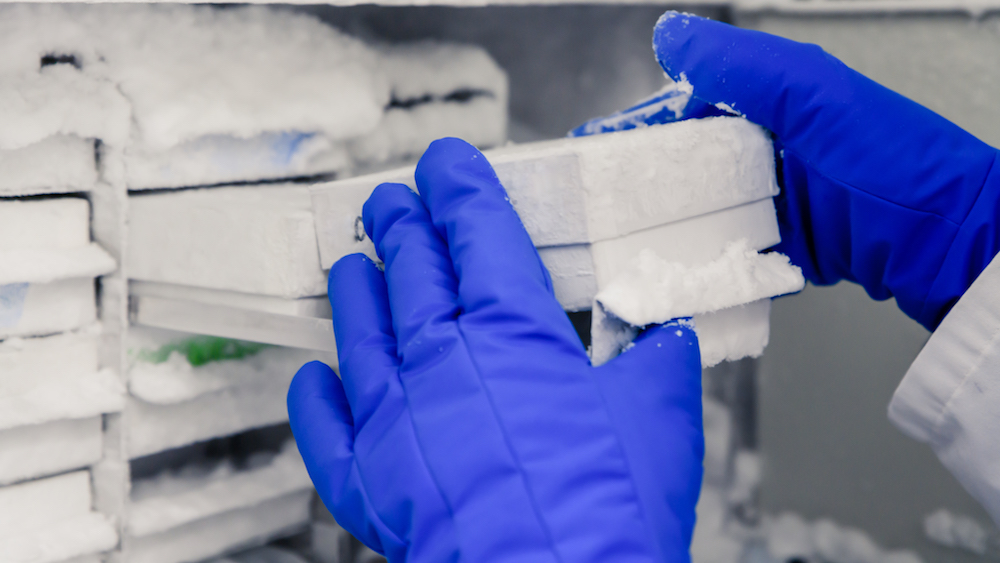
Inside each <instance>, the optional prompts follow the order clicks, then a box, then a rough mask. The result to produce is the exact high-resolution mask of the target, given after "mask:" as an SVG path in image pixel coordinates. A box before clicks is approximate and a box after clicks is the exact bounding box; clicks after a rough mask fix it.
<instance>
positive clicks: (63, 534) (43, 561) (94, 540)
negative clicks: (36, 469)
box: [0, 471, 118, 563]
mask: <svg viewBox="0 0 1000 563" xmlns="http://www.w3.org/2000/svg"><path fill="white" fill-rule="evenodd" d="M91 504H92V499H91V486H90V473H89V472H87V471H77V472H74V473H67V474H64V475H60V476H58V477H49V478H47V479H40V480H37V481H29V482H26V483H21V484H18V485H12V486H8V487H2V488H0V553H2V554H3V557H4V561H5V562H10V563H55V562H59V561H64V560H66V559H70V558H72V557H77V556H81V555H87V554H92V553H97V552H101V551H105V550H108V549H111V548H112V547H114V546H115V545H116V544H117V543H118V535H117V533H116V532H115V528H114V526H113V525H112V523H111V521H110V519H109V518H108V517H107V516H104V515H101V514H98V513H94V512H91Z"/></svg>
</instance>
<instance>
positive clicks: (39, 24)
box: [0, 5, 388, 149]
mask: <svg viewBox="0 0 1000 563" xmlns="http://www.w3.org/2000/svg"><path fill="white" fill-rule="evenodd" d="M0 38H2V40H0V46H2V48H3V50H4V53H5V57H4V61H3V63H0V75H3V74H10V75H22V74H27V73H29V72H34V73H37V72H38V70H37V69H38V66H39V59H40V57H41V56H42V55H45V54H48V53H53V52H55V53H72V54H74V55H75V56H76V57H77V61H78V63H79V64H80V66H81V70H82V72H79V71H76V69H73V68H72V67H71V66H70V65H55V66H54V67H53V68H58V67H64V68H62V69H61V73H67V72H74V73H76V74H84V75H87V76H94V77H98V78H103V79H107V80H110V82H111V83H112V84H114V85H115V86H117V89H118V90H120V91H121V92H122V94H123V95H124V96H125V97H126V98H127V99H128V101H129V102H130V104H131V108H132V119H133V120H134V123H135V130H134V131H133V143H135V142H139V143H141V144H143V145H145V146H148V147H151V148H156V149H166V148H169V147H172V146H176V145H178V144H181V143H183V142H186V141H190V140H193V139H196V138H199V137H203V136H205V135H220V134H221V135H225V134H228V135H232V136H234V137H239V138H250V137H254V136H256V135H258V134H260V133H264V132H278V131H306V132H324V133H325V134H327V135H328V136H329V137H330V138H333V139H344V138H348V137H353V136H357V135H360V134H363V133H365V132H367V131H369V130H371V129H372V128H373V127H374V126H375V124H376V123H377V122H378V119H379V117H380V116H381V109H382V107H383V106H384V105H385V103H386V102H387V101H388V95H387V89H386V86H385V84H384V81H383V80H382V79H381V77H380V76H378V75H377V74H376V73H374V72H373V71H372V69H373V68H375V61H376V58H375V57H376V56H375V54H374V53H373V52H372V51H371V50H370V49H368V48H367V47H365V46H364V45H363V44H362V43H360V42H359V41H357V40H354V39H352V38H349V37H347V36H345V35H343V34H341V33H339V32H338V31H336V30H334V29H333V28H331V27H329V26H326V25H324V24H322V23H321V22H319V21H318V20H316V19H315V18H312V17H310V16H306V15H302V14H295V13H292V12H288V11H273V10H268V9H266V8H257V7H253V8H247V9H242V8H236V9H229V10H215V9H211V8H209V7H207V6H206V7H192V6H162V5H161V6H155V5H133V6H121V5H118V6H114V5H106V6H48V5H46V6H39V5H14V6H5V7H4V9H3V12H2V13H0ZM56 91H58V90H56ZM2 105H3V104H0V106H2ZM22 135H23V134H22ZM44 136H47V135H44ZM98 137H100V136H98Z"/></svg>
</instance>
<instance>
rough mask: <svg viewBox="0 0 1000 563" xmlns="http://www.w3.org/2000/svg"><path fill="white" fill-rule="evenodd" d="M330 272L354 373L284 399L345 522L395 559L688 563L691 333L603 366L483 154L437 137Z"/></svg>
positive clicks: (329, 501)
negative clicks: (361, 242) (354, 250)
mask: <svg viewBox="0 0 1000 563" xmlns="http://www.w3.org/2000/svg"><path fill="white" fill-rule="evenodd" d="M416 183H417V187H418V189H419V190H420V195H419V196H418V195H417V194H415V193H413V192H411V191H410V190H408V189H407V188H406V187H405V186H402V185H398V184H395V185H393V184H384V185H381V186H379V187H378V188H377V189H376V190H375V192H374V193H373V194H372V196H371V197H370V198H369V200H368V202H367V203H366V204H365V206H364V215H363V217H364V225H365V231H366V232H367V233H368V235H369V236H370V237H371V239H372V241H373V242H374V243H375V247H376V249H377V251H378V254H379V256H380V257H381V259H382V260H383V261H384V263H385V273H384V274H383V272H382V271H380V270H379V268H378V267H376V265H375V264H374V263H372V261H371V260H369V259H367V258H365V257H364V256H362V255H352V256H348V257H346V258H343V259H341V260H340V261H339V262H337V263H336V264H335V265H334V267H333V268H332V269H331V270H330V286H329V290H330V298H331V304H332V306H333V324H334V330H335V333H336V336H337V351H338V353H339V356H340V370H341V376H342V377H343V381H341V380H340V379H338V378H337V376H336V374H334V372H333V370H331V369H330V368H329V367H327V366H325V365H323V364H321V363H318V362H314V363H310V364H307V365H306V366H304V367H303V368H302V369H301V370H300V371H299V373H298V374H297V375H296V376H295V379H294V380H293V381H292V384H291V389H290V390H289V392H288V411H289V414H290V417H291V423H292V430H293V431H294V433H295V438H296V440H297V442H298V447H299V451H300V452H301V453H302V458H303V459H304V460H305V463H306V467H307V468H308V470H309V474H310V476H311V477H312V479H313V482H314V483H315V485H316V488H317V490H318V491H319V494H320V497H321V498H322V499H323V502H324V503H326V506H327V507H328V508H329V509H330V511H331V512H332V513H333V515H334V517H336V519H337V521H338V522H339V523H340V524H341V525H342V526H344V527H345V528H346V529H347V530H348V531H350V532H351V533H352V534H354V535H355V536H357V537H358V538H359V539H361V540H362V541H363V542H364V543H366V544H367V545H369V546H371V547H372V548H374V549H376V550H377V551H379V552H381V553H384V554H385V555H386V556H388V558H389V560H390V561H417V562H420V561H428V562H435V563H436V562H441V561H474V562H477V563H481V562H489V561H517V562H526V561H532V562H534V561H545V562H557V561H560V562H573V563H584V562H590V561H593V562H607V561H615V562H616V563H622V562H639V561H642V562H649V561H670V562H677V561H687V560H689V559H690V557H689V555H688V548H689V544H690V541H691V535H692V529H693V526H694V519H695V513H694V507H695V503H696V501H697V499H698V494H699V489H700V483H701V473H702V467H701V461H702V456H703V450H704V444H703V436H702V419H701V365H700V361H699V354H698V345H697V340H696V337H695V335H694V333H693V331H692V330H691V329H690V328H688V326H686V325H685V324H683V323H672V324H669V325H664V326H661V327H656V328H653V329H651V330H649V331H647V332H645V333H644V334H643V335H642V336H641V337H640V338H639V339H638V340H637V341H636V343H635V344H636V345H635V347H634V348H632V349H631V350H629V351H628V352H626V353H624V354H622V355H621V356H620V357H618V358H617V359H615V360H614V361H612V362H609V363H608V364H605V365H604V366H601V367H599V368H593V367H591V366H590V363H589V360H588V358H587V355H586V353H585V351H584V349H583V346H582V344H581V343H580V340H579V338H578V337H577V335H576V333H575V331H574V330H573V327H572V325H571V323H570V321H569V320H568V318H567V316H566V314H565V313H564V312H563V310H562V309H561V307H560V306H559V304H558V303H557V302H556V299H555V297H554V296H553V293H552V283H551V281H550V279H549V276H548V273H547V271H546V269H545V267H544V266H543V265H542V263H541V261H540V259H539V257H538V254H537V252H536V251H535V248H534V246H533V245H532V243H531V240H530V239H529V238H528V234H527V232H526V231H525V230H524V227H523V226H522V225H521V222H520V220H519V219H518V217H517V214H516V213H515V212H514V210H513V208H512V207H511V205H510V203H509V202H508V200H507V198H506V193H505V192H504V189H503V188H502V187H501V186H500V183H499V181H498V180H497V177H496V175H495V174H494V172H493V169H492V168H491V167H490V165H489V163H488V162H487V161H486V159H485V158H484V157H483V155H482V154H481V153H480V152H479V151H477V150H476V149H475V148H473V147H472V146H470V145H468V144H466V143H465V142H464V141H460V140H458V139H443V140H440V141H436V142H435V143H433V144H432V145H431V146H430V148H429V149H428V150H427V152H426V153H425V154H424V156H423V158H421V160H420V162H419V164H418V165H417V169H416Z"/></svg>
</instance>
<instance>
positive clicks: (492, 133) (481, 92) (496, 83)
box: [350, 41, 507, 167]
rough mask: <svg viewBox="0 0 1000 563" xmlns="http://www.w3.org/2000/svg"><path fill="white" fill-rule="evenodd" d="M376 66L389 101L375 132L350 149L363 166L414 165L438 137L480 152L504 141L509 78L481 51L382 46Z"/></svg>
mask: <svg viewBox="0 0 1000 563" xmlns="http://www.w3.org/2000/svg"><path fill="white" fill-rule="evenodd" d="M379 63H380V67H381V69H382V71H383V72H384V73H385V76H386V78H387V79H388V81H389V88H390V91H391V96H392V99H391V100H390V103H389V104H388V105H387V107H386V109H385V114H384V116H383V118H382V121H381V122H379V125H378V127H377V128H376V129H375V130H374V131H372V132H371V133H369V134H367V135H365V136H363V137H360V138H358V139H355V140H353V141H351V143H350V151H351V154H352V156H353V157H354V158H355V159H356V160H357V161H358V163H359V164H360V165H361V166H368V167H371V166H373V165H382V166H384V164H385V163H388V162H400V161H404V160H408V159H414V158H416V157H419V156H420V155H421V154H423V152H424V150H426V149H427V146H428V145H429V144H430V143H431V141H433V140H435V139H439V138H441V137H459V138H462V139H464V140H466V141H468V142H469V143H472V144H473V145H476V146H478V147H481V148H486V147H493V146H498V145H501V144H503V143H504V142H505V141H506V139H507V75H506V74H505V73H504V71H503V69H501V68H500V67H499V66H498V65H497V63H496V62H495V61H494V60H493V59H492V57H490V55H489V54H488V53H487V52H486V51H485V50H484V49H482V48H481V47H477V46H473V45H459V44H454V43H442V42H437V41H423V42H419V43H414V44H402V45H385V46H381V47H380V48H379Z"/></svg>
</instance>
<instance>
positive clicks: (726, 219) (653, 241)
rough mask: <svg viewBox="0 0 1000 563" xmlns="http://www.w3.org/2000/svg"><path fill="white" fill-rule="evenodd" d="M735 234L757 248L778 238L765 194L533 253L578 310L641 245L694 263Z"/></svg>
mask: <svg viewBox="0 0 1000 563" xmlns="http://www.w3.org/2000/svg"><path fill="white" fill-rule="evenodd" d="M736 239H743V240H746V241H747V245H748V247H750V248H753V249H757V250H763V249H765V248H768V247H771V246H774V245H775V244H777V243H778V242H780V241H781V236H780V234H779V233H778V222H777V219H776V217H775V213H774V204H773V203H772V202H771V200H770V199H764V200H760V201H756V202H753V203H748V204H744V205H740V206H738V207H733V208H730V209H724V210H722V211H716V212H713V213H707V214H705V215H700V216H698V217H692V218H690V219H685V220H683V221H677V222H674V223H668V224H666V225H661V226H659V227H653V228H651V229H645V230H642V231H637V232H634V233H631V234H628V235H625V236H623V237H618V238H615V239H610V240H602V241H599V242H596V243H593V244H581V245H566V246H552V247H546V248H540V249H538V254H539V256H540V257H541V259H542V262H544V263H545V266H546V268H548V270H549V275H550V276H551V277H552V286H553V289H554V290H555V294H556V298H557V299H558V300H559V302H560V303H561V304H562V306H563V308H565V309H567V310H570V311H578V310H582V309H589V308H591V306H592V305H593V302H594V297H595V296H596V295H597V294H598V292H599V291H600V290H602V289H604V288H606V287H608V285H609V284H610V283H612V282H614V280H615V279H616V278H617V277H618V276H619V274H621V273H622V272H623V271H627V270H628V269H629V268H630V266H631V265H632V263H633V262H635V261H637V260H638V258H639V255H640V253H641V252H643V251H653V252H655V253H656V255H657V256H659V257H661V258H663V259H664V260H670V261H671V262H676V263H679V264H699V263H704V262H707V261H710V260H713V259H717V258H719V257H720V256H722V254H723V252H724V250H725V249H726V246H727V245H728V244H730V242H731V241H733V240H736Z"/></svg>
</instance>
